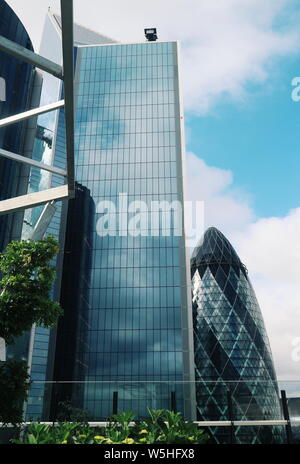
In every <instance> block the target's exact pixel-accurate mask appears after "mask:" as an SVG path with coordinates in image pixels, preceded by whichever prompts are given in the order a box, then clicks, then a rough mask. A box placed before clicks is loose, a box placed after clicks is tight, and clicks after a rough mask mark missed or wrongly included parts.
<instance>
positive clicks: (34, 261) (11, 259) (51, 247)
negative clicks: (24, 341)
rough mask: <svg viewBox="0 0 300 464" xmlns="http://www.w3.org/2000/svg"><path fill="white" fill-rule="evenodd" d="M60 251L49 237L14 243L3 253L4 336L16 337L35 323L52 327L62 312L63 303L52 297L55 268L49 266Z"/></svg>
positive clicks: (0, 326)
mask: <svg viewBox="0 0 300 464" xmlns="http://www.w3.org/2000/svg"><path fill="white" fill-rule="evenodd" d="M58 250H59V247H58V242H57V240H56V239H55V238H54V237H52V236H49V237H47V238H44V239H42V240H39V241H31V240H25V241H22V242H11V243H9V244H8V246H7V247H6V249H5V251H4V253H2V254H0V272H1V275H2V278H1V280H0V337H2V338H4V340H5V342H6V343H8V344H9V343H13V342H14V337H17V336H19V335H21V334H22V333H23V332H24V331H26V330H29V329H30V328H31V326H32V324H34V323H36V324H38V325H43V326H45V327H51V326H52V325H54V324H55V323H56V321H57V318H58V316H59V315H61V314H62V309H61V307H60V305H59V304H58V303H57V302H55V301H52V300H51V299H50V298H49V292H50V290H51V286H52V282H53V280H54V277H55V268H54V267H53V266H50V265H49V261H50V260H51V259H52V258H54V256H55V255H56V254H57V252H58Z"/></svg>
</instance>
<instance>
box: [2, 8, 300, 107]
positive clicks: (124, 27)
mask: <svg viewBox="0 0 300 464" xmlns="http://www.w3.org/2000/svg"><path fill="white" fill-rule="evenodd" d="M8 3H9V4H10V5H11V6H12V7H13V8H14V9H15V11H16V12H17V14H18V15H19V16H20V18H21V20H22V21H24V24H25V26H26V27H27V29H28V32H29V34H30V36H31V37H32V38H33V41H34V44H35V46H36V48H37V49H38V46H39V41H40V36H41V33H42V26H43V22H44V16H45V14H46V12H47V7H48V5H50V6H51V7H52V9H53V10H55V11H59V1H58V0H49V1H48V2H40V1H37V0H27V1H26V2H24V1H21V0H8ZM294 4H296V2H295V1H294V0H276V2H274V0H264V1H261V0H210V1H207V0H164V1H163V2H162V1H161V0H152V1H151V2H149V1H146V0H144V1H141V0H127V1H126V2H124V1H123V0H110V1H109V2H99V1H98V0H89V1H88V8H85V7H83V2H82V0H75V1H74V17H75V20H76V21H77V22H79V23H81V24H82V25H84V26H86V27H90V28H91V29H94V30H95V31H97V32H100V33H103V34H105V35H107V36H109V37H113V38H115V39H117V40H120V41H123V42H130V41H143V40H144V28H145V27H157V30H158V36H159V39H160V40H180V41H181V43H182V64H183V67H182V68H183V87H184V97H185V98H184V100H185V104H186V108H187V109H188V110H193V111H194V112H196V113H199V114H201V113H203V112H206V111H208V110H209V109H211V108H212V107H213V106H214V105H215V104H216V103H217V102H220V101H221V99H222V98H224V97H226V96H229V97H230V98H233V99H238V100H240V101H243V100H244V98H245V95H246V86H247V84H248V83H249V82H259V83H263V82H265V81H266V80H267V79H268V78H269V77H270V76H271V73H272V68H271V67H270V63H271V61H272V60H273V59H274V58H278V57H282V56H285V55H289V54H291V53H294V52H295V51H299V43H300V40H299V35H300V34H299V30H298V29H299V28H298V22H299V21H297V18H298V17H299V11H298V13H296V12H295V9H294V10H293V9H292V8H291V9H290V10H287V11H288V13H286V14H284V13H285V8H286V7H288V6H291V5H294ZM298 10H299V8H298ZM32 11H34V15H33V14H32ZM279 19H280V20H281V23H282V25H281V27H280V28H278V20H279Z"/></svg>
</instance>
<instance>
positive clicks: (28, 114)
mask: <svg viewBox="0 0 300 464" xmlns="http://www.w3.org/2000/svg"><path fill="white" fill-rule="evenodd" d="M64 105H65V101H64V100H59V101H58V102H55V103H50V104H49V105H45V106H40V107H39V108H34V109H32V110H29V111H24V113H19V114H15V115H14V116H9V117H8V118H4V119H0V127H5V126H8V125H9V124H14V123H16V122H20V121H24V120H25V119H29V118H32V117H33V116H37V115H39V114H44V113H48V112H49V111H54V110H58V109H59V108H62V107H63V106H64Z"/></svg>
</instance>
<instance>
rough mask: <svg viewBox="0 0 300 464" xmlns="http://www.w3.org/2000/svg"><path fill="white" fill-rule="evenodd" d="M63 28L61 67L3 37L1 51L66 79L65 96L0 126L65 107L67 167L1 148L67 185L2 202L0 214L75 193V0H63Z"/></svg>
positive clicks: (6, 154)
mask: <svg viewBox="0 0 300 464" xmlns="http://www.w3.org/2000/svg"><path fill="white" fill-rule="evenodd" d="M60 3H61V27H62V51H63V66H60V65H58V64H56V63H54V62H52V61H50V60H48V59H46V58H44V57H42V56H40V55H38V54H36V53H34V52H32V51H31V50H28V49H27V48H25V47H22V46H21V45H19V44H17V43H15V42H12V41H11V40H8V39H6V38H5V37H2V36H0V50H2V51H4V52H5V53H8V54H10V55H12V56H14V57H16V58H18V59H21V60H23V61H26V62H27V63H30V64H32V65H34V66H36V67H37V68H39V69H42V70H43V71H46V72H47V73H50V74H52V75H53V76H55V77H57V78H58V79H61V80H63V82H64V94H65V99H64V100H60V101H58V102H55V103H51V104H49V105H46V106H42V107H40V108H35V109H32V110H29V111H25V112H23V113H19V114H17V115H14V116H9V117H7V118H4V119H2V120H0V128H1V127H4V126H7V125H8V124H14V123H17V122H20V121H24V120H27V119H29V118H32V117H34V116H37V115H40V114H43V113H47V112H49V111H54V110H57V109H59V108H62V107H64V110H65V111H64V112H65V123H66V148H67V149H66V152H67V169H66V170H63V169H59V168H56V167H54V166H50V165H46V164H44V163H40V162H38V161H35V160H32V159H30V158H26V157H25V156H22V155H18V154H16V153H11V152H9V151H6V150H3V149H1V148H0V156H2V157H5V158H8V159H11V160H13V161H18V162H21V163H25V164H28V165H30V166H35V167H37V168H39V169H44V170H46V171H49V172H51V173H54V174H58V175H61V176H64V177H65V179H66V184H65V185H63V186H60V187H54V188H50V189H47V190H42V191H40V192H35V193H29V194H27V195H21V196H18V197H14V198H10V199H7V200H2V201H0V215H3V214H8V213H12V212H15V211H20V210H24V209H26V208H32V207H34V206H38V205H42V204H48V203H51V202H53V201H54V202H55V201H58V200H62V199H68V198H74V196H75V168H74V58H73V56H74V51H73V50H74V45H73V44H74V40H73V0H61V2H60Z"/></svg>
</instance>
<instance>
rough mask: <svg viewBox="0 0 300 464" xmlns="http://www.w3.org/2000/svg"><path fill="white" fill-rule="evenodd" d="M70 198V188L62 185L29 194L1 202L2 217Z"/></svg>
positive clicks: (0, 211) (0, 213)
mask: <svg viewBox="0 0 300 464" xmlns="http://www.w3.org/2000/svg"><path fill="white" fill-rule="evenodd" d="M68 196H69V192H68V186H67V185H62V186H60V187H54V188H51V189H47V190H42V191H41V192H34V193H28V194H27V195H21V196H19V197H14V198H10V199H8V200H2V201H0V215H3V214H8V213H14V212H15V211H21V210H24V209H26V208H33V207H34V206H39V205H43V204H45V203H48V202H49V201H50V202H51V201H53V200H54V201H58V200H62V199H64V198H67V197H68Z"/></svg>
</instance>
